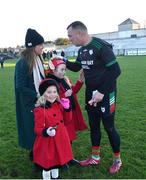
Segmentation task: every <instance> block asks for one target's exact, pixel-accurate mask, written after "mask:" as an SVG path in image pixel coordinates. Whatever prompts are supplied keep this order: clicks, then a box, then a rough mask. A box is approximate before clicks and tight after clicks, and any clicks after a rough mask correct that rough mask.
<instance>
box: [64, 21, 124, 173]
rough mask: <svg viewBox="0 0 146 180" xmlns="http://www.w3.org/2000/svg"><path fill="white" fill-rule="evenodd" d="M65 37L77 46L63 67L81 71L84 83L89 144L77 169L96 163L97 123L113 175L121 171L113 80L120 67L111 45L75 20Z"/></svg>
mask: <svg viewBox="0 0 146 180" xmlns="http://www.w3.org/2000/svg"><path fill="white" fill-rule="evenodd" d="M67 32H68V37H69V39H70V41H71V42H72V43H73V44H74V45H75V46H81V47H80V49H79V51H78V56H77V59H76V61H75V62H70V61H67V62H66V65H67V68H68V69H69V70H71V71H74V72H78V71H79V70H81V69H83V71H84V76H85V84H86V93H85V103H86V110H87V113H88V117H89V125H90V135H91V143H92V148H91V149H92V151H91V156H90V157H89V158H88V159H86V160H84V161H80V165H81V166H89V165H95V164H96V165H98V164H99V163H100V141H101V130H100V122H101V120H102V123H103V126H104V128H105V130H106V132H107V135H108V138H109V142H110V145H111V147H112V150H113V164H112V165H111V167H110V168H109V172H110V173H111V174H114V173H116V172H118V171H119V170H120V168H121V165H122V161H121V158H120V136H119V134H118V132H117V130H116V129H115V125H114V116H115V107H116V106H115V105H116V79H117V78H118V76H119V75H120V73H121V71H120V67H119V65H118V62H117V61H116V57H115V55H114V53H113V50H112V46H111V45H110V44H109V43H107V42H106V41H103V40H101V39H99V38H95V37H91V36H90V35H89V34H88V30H87V27H86V26H85V25H84V24H83V23H82V22H80V21H75V22H73V23H71V24H70V25H69V26H68V27H67Z"/></svg>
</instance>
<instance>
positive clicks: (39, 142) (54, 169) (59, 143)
mask: <svg viewBox="0 0 146 180" xmlns="http://www.w3.org/2000/svg"><path fill="white" fill-rule="evenodd" d="M39 93H40V95H41V97H40V98H39V100H38V102H37V107H36V108H35V109H34V119H35V127H34V131H35V133H36V139H35V143H34V147H33V154H34V160H33V161H34V163H36V164H37V165H39V166H41V167H42V169H43V171H42V176H43V179H45V180H46V179H50V178H51V177H52V178H53V179H55V178H56V179H57V178H58V177H59V169H58V168H59V167H60V166H62V165H64V164H66V163H68V162H69V161H70V160H72V159H73V155H72V148H71V144H70V139H69V136H68V132H67V130H66V127H65V125H66V124H68V123H69V122H70V120H71V119H72V111H70V105H69V100H68V99H65V98H64V99H61V100H59V87H58V84H57V82H56V81H55V80H53V79H50V78H49V79H45V80H43V81H42V82H41V84H40V86H39Z"/></svg>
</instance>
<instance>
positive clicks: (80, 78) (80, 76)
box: [79, 70, 85, 82]
mask: <svg viewBox="0 0 146 180" xmlns="http://www.w3.org/2000/svg"><path fill="white" fill-rule="evenodd" d="M79 81H81V82H84V81H85V77H84V72H83V70H81V71H80V74H79Z"/></svg>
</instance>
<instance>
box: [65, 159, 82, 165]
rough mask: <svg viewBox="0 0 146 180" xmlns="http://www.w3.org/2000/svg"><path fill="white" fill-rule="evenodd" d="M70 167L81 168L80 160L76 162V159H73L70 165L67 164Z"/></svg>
mask: <svg viewBox="0 0 146 180" xmlns="http://www.w3.org/2000/svg"><path fill="white" fill-rule="evenodd" d="M67 164H68V165H69V166H76V165H77V166H80V162H79V161H78V160H76V159H72V160H71V161H69V162H68V163H67Z"/></svg>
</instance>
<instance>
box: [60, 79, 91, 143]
mask: <svg viewBox="0 0 146 180" xmlns="http://www.w3.org/2000/svg"><path fill="white" fill-rule="evenodd" d="M82 85H83V83H82V82H80V81H77V82H76V84H75V85H72V86H71V89H72V91H73V96H74V102H75V109H73V110H72V120H71V122H70V123H69V124H67V125H66V128H67V131H68V134H69V138H70V140H71V141H73V140H75V139H77V135H76V133H77V132H78V131H83V130H86V129H87V124H86V122H85V120H84V117H83V114H82V111H81V108H80V105H79V102H78V99H77V95H76V94H77V93H78V92H79V90H80V89H81V87H82ZM59 86H60V97H61V98H64V97H65V92H66V89H65V88H64V87H63V85H62V84H61V82H60V83H59Z"/></svg>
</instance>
